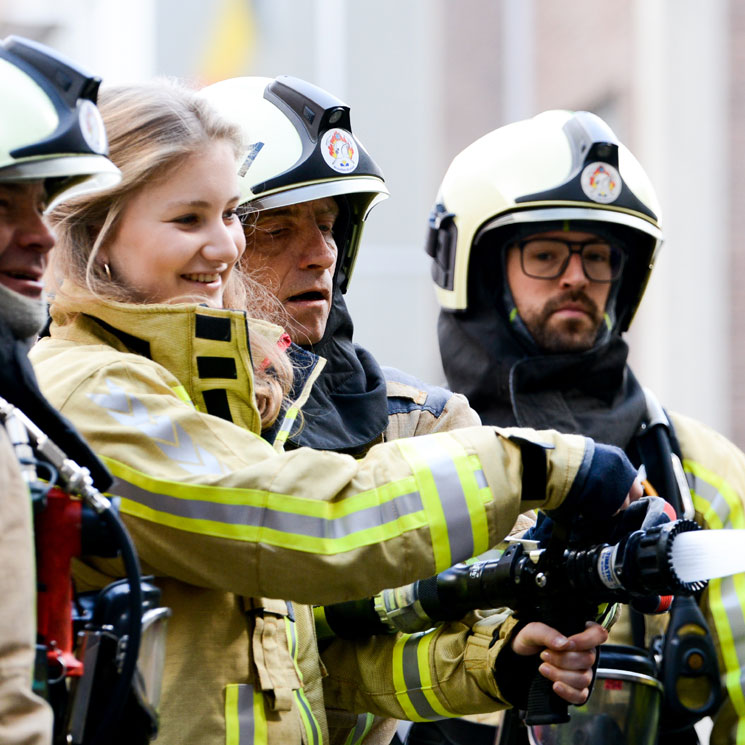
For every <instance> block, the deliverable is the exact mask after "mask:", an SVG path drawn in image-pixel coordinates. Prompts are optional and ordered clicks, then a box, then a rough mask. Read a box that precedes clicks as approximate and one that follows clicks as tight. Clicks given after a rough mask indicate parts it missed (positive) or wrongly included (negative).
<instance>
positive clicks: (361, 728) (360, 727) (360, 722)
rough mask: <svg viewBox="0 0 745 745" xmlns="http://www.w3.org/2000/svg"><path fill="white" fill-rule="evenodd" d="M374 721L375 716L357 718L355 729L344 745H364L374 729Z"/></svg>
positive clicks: (367, 715)
mask: <svg viewBox="0 0 745 745" xmlns="http://www.w3.org/2000/svg"><path fill="white" fill-rule="evenodd" d="M374 721H375V716H374V715H373V714H369V713H368V714H360V715H359V716H358V717H357V723H356V724H355V725H354V729H353V730H352V731H351V732H350V733H349V737H347V739H346V740H345V741H344V745H362V741H363V740H364V739H365V737H367V734H368V732H370V730H371V729H372V726H373V722H374Z"/></svg>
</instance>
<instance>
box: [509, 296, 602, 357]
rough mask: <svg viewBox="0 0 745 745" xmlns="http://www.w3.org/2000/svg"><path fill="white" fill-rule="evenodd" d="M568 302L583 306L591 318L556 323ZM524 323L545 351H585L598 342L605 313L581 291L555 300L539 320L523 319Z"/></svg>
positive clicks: (549, 302) (541, 314)
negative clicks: (561, 309)
mask: <svg viewBox="0 0 745 745" xmlns="http://www.w3.org/2000/svg"><path fill="white" fill-rule="evenodd" d="M567 302H572V303H578V304H580V305H581V306H582V309H583V310H584V311H586V313H587V315H586V316H582V317H579V318H568V319H563V320H561V321H560V322H556V321H555V319H553V314H554V313H555V312H556V311H557V310H559V309H560V308H561V307H562V306H563V305H564V304H565V303H567ZM523 321H524V322H525V325H526V326H527V327H528V331H530V334H531V336H532V337H533V339H534V340H535V342H536V344H538V346H539V347H540V348H541V349H542V350H544V351H546V352H584V351H586V350H587V349H590V348H591V347H592V345H593V344H594V343H595V339H596V338H597V334H598V329H599V328H600V324H601V323H602V322H603V313H602V311H601V310H600V309H599V308H598V306H597V304H596V303H595V302H594V301H593V300H592V299H590V298H589V297H588V296H587V295H586V294H585V293H584V292H582V291H581V290H580V291H579V292H573V291H570V292H565V293H564V294H562V295H559V296H557V297H555V298H551V299H550V300H548V301H547V302H546V304H545V305H544V306H543V308H542V309H541V312H540V313H539V314H538V316H537V317H536V318H523ZM552 321H553V323H552Z"/></svg>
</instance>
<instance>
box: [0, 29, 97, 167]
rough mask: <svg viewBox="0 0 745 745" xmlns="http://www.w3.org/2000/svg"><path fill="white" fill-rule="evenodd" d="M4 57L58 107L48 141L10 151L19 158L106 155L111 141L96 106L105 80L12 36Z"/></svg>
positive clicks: (2, 48) (1, 48)
mask: <svg viewBox="0 0 745 745" xmlns="http://www.w3.org/2000/svg"><path fill="white" fill-rule="evenodd" d="M0 57H2V58H4V59H6V60H8V61H9V62H11V63H13V64H14V65H16V66H17V67H18V68H19V69H21V70H23V71H24V72H26V73H27V74H28V75H29V76H30V77H31V78H32V79H33V80H34V82H35V83H36V84H37V85H38V86H39V87H40V88H41V89H42V90H43V91H44V92H45V93H46V94H47V96H48V97H49V100H50V101H51V102H52V104H53V105H54V108H55V111H56V113H57V117H58V120H59V124H58V126H57V129H56V130H55V131H54V132H53V133H52V134H51V135H50V136H49V137H47V138H46V139H44V140H42V141H40V142H36V143H31V144H29V145H26V146H24V147H20V148H16V149H15V150H12V151H11V152H10V155H11V157H13V158H16V159H21V158H30V157H34V156H37V155H38V156H44V155H56V154H60V153H80V154H86V153H87V154H91V155H106V154H107V153H108V142H107V140H106V132H105V129H104V126H103V121H102V120H101V115H100V113H99V111H98V109H97V108H96V106H95V103H96V97H97V94H98V88H99V86H100V84H101V79H100V78H97V77H93V76H90V75H88V74H87V73H86V72H84V71H83V70H81V69H80V68H78V67H76V66H75V65H73V64H72V63H71V62H69V61H67V60H66V59H64V58H63V57H62V56H61V55H59V54H58V53H57V52H54V51H53V50H51V49H49V48H47V47H45V46H43V45H42V44H37V43H36V42H33V41H30V40H28V39H20V38H18V37H15V36H10V37H8V38H7V39H5V40H4V41H3V43H2V44H0Z"/></svg>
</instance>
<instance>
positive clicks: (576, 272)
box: [559, 253, 588, 287]
mask: <svg viewBox="0 0 745 745" xmlns="http://www.w3.org/2000/svg"><path fill="white" fill-rule="evenodd" d="M559 282H560V284H561V285H562V286H563V287H577V286H582V285H586V284H587V282H588V279H587V277H586V276H585V270H584V269H583V267H582V256H581V255H580V254H577V253H574V254H572V255H571V256H570V257H569V263H568V264H567V268H566V269H565V270H564V271H563V272H562V275H561V277H560V278H559Z"/></svg>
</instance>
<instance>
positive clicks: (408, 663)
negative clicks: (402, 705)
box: [403, 631, 447, 719]
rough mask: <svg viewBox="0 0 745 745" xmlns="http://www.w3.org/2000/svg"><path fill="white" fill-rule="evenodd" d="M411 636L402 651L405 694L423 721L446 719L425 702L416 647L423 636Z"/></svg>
mask: <svg viewBox="0 0 745 745" xmlns="http://www.w3.org/2000/svg"><path fill="white" fill-rule="evenodd" d="M426 633H428V632H426V631H425V632H423V633H422V634H413V635H412V636H411V638H409V639H407V640H406V642H405V643H404V649H403V673H404V683H405V684H406V693H407V695H408V697H409V700H410V701H411V705H412V706H413V707H414V709H416V713H417V714H418V715H419V716H420V717H422V718H423V719H447V717H444V716H442V714H438V713H437V712H436V711H435V710H434V709H433V708H432V707H431V706H430V704H429V701H427V699H426V697H425V695H424V693H423V692H422V680H421V678H420V676H419V655H418V654H417V651H418V650H417V647H418V646H419V640H420V639H421V638H422V636H423V635H424V634H426Z"/></svg>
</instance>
